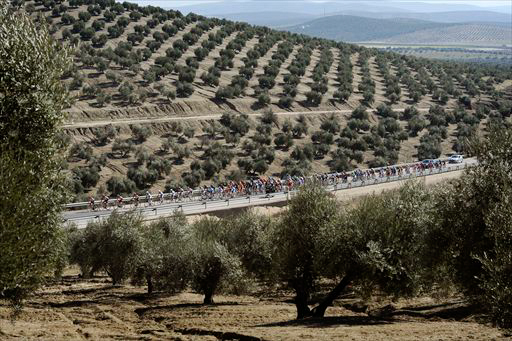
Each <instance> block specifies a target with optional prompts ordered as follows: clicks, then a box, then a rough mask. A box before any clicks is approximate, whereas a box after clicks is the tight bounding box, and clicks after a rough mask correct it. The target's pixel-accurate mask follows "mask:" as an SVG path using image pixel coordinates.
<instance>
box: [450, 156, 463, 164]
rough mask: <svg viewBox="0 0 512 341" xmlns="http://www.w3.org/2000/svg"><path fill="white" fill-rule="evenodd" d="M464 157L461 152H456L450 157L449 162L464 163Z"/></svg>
mask: <svg viewBox="0 0 512 341" xmlns="http://www.w3.org/2000/svg"><path fill="white" fill-rule="evenodd" d="M463 160H464V157H463V156H462V155H460V154H454V155H452V156H450V157H449V158H448V162H450V163H462V161H463Z"/></svg>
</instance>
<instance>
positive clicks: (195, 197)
mask: <svg viewBox="0 0 512 341" xmlns="http://www.w3.org/2000/svg"><path fill="white" fill-rule="evenodd" d="M437 161H444V162H446V163H447V165H448V166H447V167H446V168H451V167H450V166H449V165H450V164H449V163H448V160H447V159H439V160H437ZM419 163H420V162H414V163H404V164H397V165H393V166H389V167H379V168H372V169H367V170H364V171H368V170H369V171H376V172H377V171H379V170H380V169H383V168H384V169H386V168H393V167H397V168H398V167H412V166H415V165H418V164H419ZM466 164H467V163H464V164H463V165H466ZM432 169H439V168H432ZM432 169H427V170H426V171H428V170H432ZM334 174H336V173H328V174H327V176H331V177H332V176H333V175H334ZM312 177H313V176H309V177H307V178H312ZM355 182H357V179H356V180H355V181H354V180H353V178H351V180H350V182H349V183H355ZM285 187H286V186H283V188H285ZM202 194H203V191H202V190H200V189H196V190H193V191H192V193H191V195H190V196H186V197H185V198H182V199H181V200H188V201H199V200H204V198H203V197H202ZM260 194H265V193H262V192H260V193H258V195H260ZM169 195H170V194H169V193H165V194H164V199H165V198H167V199H168V198H169ZM235 195H236V196H244V194H242V193H236V194H235ZM132 199H133V198H132V197H123V202H124V203H128V202H131V201H132ZM215 199H221V198H218V197H215V198H213V199H209V200H215ZM222 199H227V198H222ZM152 201H153V202H154V203H156V202H158V201H159V200H158V195H154V194H152ZM139 203H141V204H143V203H146V204H147V199H146V197H145V196H144V195H141V196H139ZM94 204H95V206H96V207H101V206H102V204H103V201H102V200H95V201H94ZM116 204H117V199H116V198H112V199H109V200H108V203H107V207H114V206H116ZM63 207H64V208H65V209H67V210H75V209H84V208H85V209H87V208H89V202H77V203H69V204H65V205H63Z"/></svg>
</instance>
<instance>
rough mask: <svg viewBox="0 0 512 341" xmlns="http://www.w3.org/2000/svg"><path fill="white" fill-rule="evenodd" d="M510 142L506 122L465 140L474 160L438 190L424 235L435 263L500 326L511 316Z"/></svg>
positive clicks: (511, 133)
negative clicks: (484, 135) (434, 211)
mask: <svg viewBox="0 0 512 341" xmlns="http://www.w3.org/2000/svg"><path fill="white" fill-rule="evenodd" d="M511 145H512V128H510V127H508V128H506V127H491V130H490V132H489V135H488V137H487V139H485V140H484V139H482V138H476V139H474V140H473V141H472V142H470V143H469V146H468V147H469V151H470V153H471V154H472V155H475V156H477V158H478V161H479V163H478V165H477V166H475V167H472V168H470V169H469V170H467V171H466V174H465V175H464V176H463V177H461V178H459V179H457V180H454V181H453V182H452V183H451V185H450V186H444V187H443V189H442V190H441V191H440V193H439V195H438V196H437V197H438V199H437V203H436V208H437V221H436V223H435V224H434V225H433V226H434V227H435V228H434V229H433V230H432V232H431V235H430V239H429V242H430V247H431V250H432V254H431V256H432V257H431V259H433V260H436V262H434V265H439V266H440V267H438V268H447V269H449V270H448V271H447V272H446V274H447V275H451V276H452V277H453V280H454V281H455V283H457V284H458V285H459V286H460V287H461V288H462V289H463V291H464V293H465V294H466V295H467V296H468V297H469V298H471V299H473V300H475V301H476V302H478V303H479V305H480V306H481V307H484V308H487V309H488V310H489V312H490V313H491V316H492V318H493V320H494V322H496V323H497V324H498V325H501V326H502V327H507V324H508V327H510V322H511V320H512V295H511V293H512V275H511V274H512V271H511V269H512V251H511V250H512V221H511V217H512V205H511V202H510V198H511V197H512V150H511V148H510V146H511Z"/></svg>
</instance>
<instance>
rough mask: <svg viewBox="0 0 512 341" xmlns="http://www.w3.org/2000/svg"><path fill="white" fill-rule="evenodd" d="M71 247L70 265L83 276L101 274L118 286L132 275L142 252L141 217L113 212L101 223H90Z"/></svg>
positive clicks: (129, 213)
mask: <svg viewBox="0 0 512 341" xmlns="http://www.w3.org/2000/svg"><path fill="white" fill-rule="evenodd" d="M82 231H83V232H81V233H82V234H81V236H80V237H79V238H76V239H75V242H74V244H73V245H72V246H71V247H72V251H71V262H72V263H77V264H78V265H80V268H81V271H82V274H83V275H92V274H93V273H94V272H95V271H98V270H104V271H105V272H106V273H107V274H108V275H109V276H110V278H111V279H112V283H113V284H114V285H115V284H121V283H122V282H123V281H124V280H126V279H128V278H129V277H131V276H132V274H134V272H135V270H136V266H137V264H138V263H139V262H138V261H139V259H140V257H141V255H142V249H143V231H144V226H143V221H142V217H141V215H140V214H138V213H135V212H128V213H124V214H120V213H117V212H116V211H114V212H112V214H111V215H110V216H109V217H108V218H107V219H106V220H103V221H100V222H92V223H89V224H87V227H86V228H85V229H84V230H82Z"/></svg>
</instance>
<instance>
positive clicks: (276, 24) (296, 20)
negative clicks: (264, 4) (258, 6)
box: [211, 11, 316, 28]
mask: <svg viewBox="0 0 512 341" xmlns="http://www.w3.org/2000/svg"><path fill="white" fill-rule="evenodd" d="M211 16H212V17H215V18H225V19H228V20H233V21H243V22H246V23H249V24H251V25H258V26H268V27H272V28H281V27H288V26H293V25H298V24H301V23H304V22H307V21H310V20H312V19H315V18H316V16H314V15H308V14H305V13H295V12H279V11H257V12H240V13H228V14H213V15H211Z"/></svg>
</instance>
